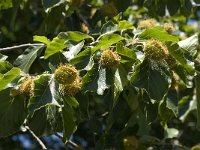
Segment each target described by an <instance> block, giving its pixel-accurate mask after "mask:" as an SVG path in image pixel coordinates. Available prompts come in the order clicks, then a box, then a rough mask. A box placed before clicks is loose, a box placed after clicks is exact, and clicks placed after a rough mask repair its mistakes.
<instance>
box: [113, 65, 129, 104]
mask: <svg viewBox="0 0 200 150" xmlns="http://www.w3.org/2000/svg"><path fill="white" fill-rule="evenodd" d="M127 82H128V80H127V72H126V70H125V69H124V68H123V66H122V65H119V66H118V68H117V69H116V71H115V73H114V94H113V98H114V103H116V100H117V99H118V97H119V94H120V93H121V92H122V91H123V90H124V87H125V85H126V84H127ZM114 105H115V104H114Z"/></svg>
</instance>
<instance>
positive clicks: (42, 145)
mask: <svg viewBox="0 0 200 150" xmlns="http://www.w3.org/2000/svg"><path fill="white" fill-rule="evenodd" d="M25 128H26V129H27V130H28V131H29V132H30V134H31V135H32V136H33V137H34V138H35V140H36V141H37V142H38V143H39V145H40V146H41V147H42V149H47V148H46V146H45V145H44V143H43V142H42V141H41V140H40V138H39V137H38V136H37V135H35V133H34V132H33V131H32V130H31V129H30V128H29V127H28V126H25Z"/></svg>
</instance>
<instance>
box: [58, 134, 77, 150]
mask: <svg viewBox="0 0 200 150" xmlns="http://www.w3.org/2000/svg"><path fill="white" fill-rule="evenodd" d="M55 135H56V136H57V137H59V138H60V139H62V138H63V136H62V135H60V134H59V133H56V134H55ZM67 143H69V144H71V145H72V146H74V147H76V148H78V147H79V146H78V145H77V144H76V143H74V142H72V141H71V140H68V141H67Z"/></svg>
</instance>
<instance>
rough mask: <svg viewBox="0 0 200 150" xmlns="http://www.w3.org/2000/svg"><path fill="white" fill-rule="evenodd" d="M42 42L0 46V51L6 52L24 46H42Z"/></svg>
mask: <svg viewBox="0 0 200 150" xmlns="http://www.w3.org/2000/svg"><path fill="white" fill-rule="evenodd" d="M43 45H44V44H42V43H34V44H31V43H27V44H22V45H17V46H11V47H5V48H0V52H7V51H12V50H14V49H18V48H24V47H30V46H43Z"/></svg>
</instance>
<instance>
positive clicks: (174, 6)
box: [167, 0, 180, 16]
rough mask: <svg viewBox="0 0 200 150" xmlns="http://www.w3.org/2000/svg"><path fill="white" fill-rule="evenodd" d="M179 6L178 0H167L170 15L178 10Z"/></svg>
mask: <svg viewBox="0 0 200 150" xmlns="http://www.w3.org/2000/svg"><path fill="white" fill-rule="evenodd" d="M179 6H180V1H179V0H173V1H167V9H168V11H169V13H170V15H171V16H173V15H174V14H175V13H176V12H177V11H178V9H179Z"/></svg>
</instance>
